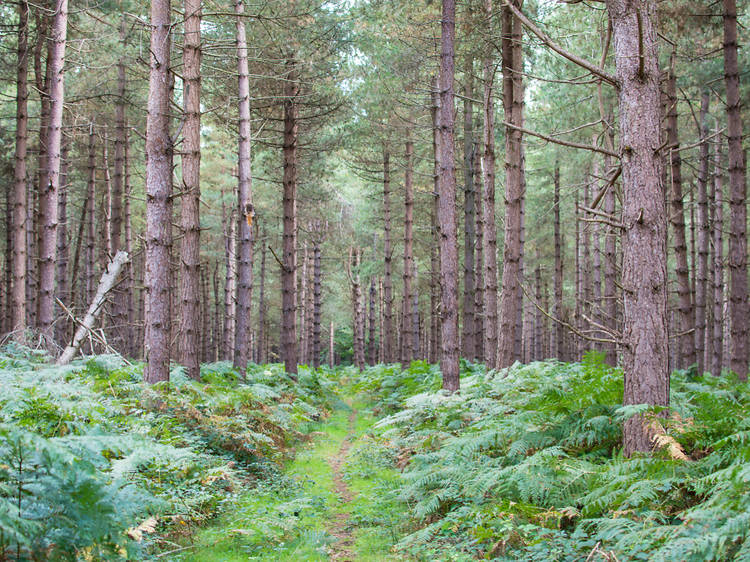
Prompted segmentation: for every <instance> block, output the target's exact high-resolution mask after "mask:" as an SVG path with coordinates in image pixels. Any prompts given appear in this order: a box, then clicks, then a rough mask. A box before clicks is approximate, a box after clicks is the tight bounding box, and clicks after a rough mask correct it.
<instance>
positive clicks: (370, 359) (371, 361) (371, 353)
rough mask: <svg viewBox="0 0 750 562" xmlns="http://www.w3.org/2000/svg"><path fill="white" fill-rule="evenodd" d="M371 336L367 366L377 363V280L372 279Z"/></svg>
mask: <svg viewBox="0 0 750 562" xmlns="http://www.w3.org/2000/svg"><path fill="white" fill-rule="evenodd" d="M368 327H369V336H368V341H367V364H368V365H374V364H375V363H376V356H375V278H374V277H372V278H371V279H370V317H369V321H368Z"/></svg>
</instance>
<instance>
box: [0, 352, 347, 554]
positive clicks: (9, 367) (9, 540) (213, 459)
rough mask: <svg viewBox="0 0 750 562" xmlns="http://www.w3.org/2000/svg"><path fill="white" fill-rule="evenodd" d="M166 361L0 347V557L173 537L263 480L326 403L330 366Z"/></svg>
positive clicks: (116, 550)
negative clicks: (128, 362)
mask: <svg viewBox="0 0 750 562" xmlns="http://www.w3.org/2000/svg"><path fill="white" fill-rule="evenodd" d="M201 378H202V380H201V381H200V382H199V381H192V380H189V379H187V378H186V377H185V376H184V374H183V373H182V372H181V369H179V368H177V369H174V370H173V372H172V376H171V382H170V383H168V384H167V383H160V384H157V385H153V386H148V385H145V384H144V383H143V382H142V366H139V365H136V366H125V365H124V364H123V363H122V362H121V360H119V359H117V358H115V357H113V356H99V357H95V358H93V359H90V360H88V361H84V360H81V361H78V362H75V363H73V364H72V365H69V366H66V367H55V366H52V365H50V363H49V362H48V358H47V357H45V356H44V355H43V354H40V353H37V352H34V351H32V350H29V349H26V348H23V347H19V346H16V345H10V346H8V347H7V348H5V349H4V350H3V351H2V352H0V388H2V389H3V392H2V394H1V395H0V559H8V558H9V559H13V560H79V559H80V560H84V559H86V560H117V559H146V558H148V557H149V556H150V555H152V554H154V553H155V552H158V551H168V550H170V549H173V548H176V547H177V546H178V545H179V544H180V543H181V542H184V537H187V536H189V535H191V534H192V533H193V532H194V531H195V530H196V528H197V527H198V526H199V525H201V524H202V523H204V522H205V521H207V520H209V519H210V518H213V517H214V516H216V515H217V514H218V513H219V512H220V511H221V507H222V505H223V504H224V503H226V502H227V501H231V500H232V498H233V497H235V496H236V495H237V494H238V493H239V492H240V491H241V490H245V489H247V488H248V487H252V486H254V485H255V482H256V481H263V480H266V479H268V478H270V477H275V476H277V475H278V474H279V472H280V470H281V464H282V463H283V461H284V460H286V459H287V458H288V456H289V453H290V446H291V444H292V443H294V442H295V441H296V440H297V439H298V438H299V437H301V436H302V435H303V434H304V433H306V431H307V427H308V426H309V425H310V424H312V423H314V422H315V420H319V419H321V418H322V417H324V416H325V415H327V412H328V411H329V410H330V408H331V407H332V405H333V403H334V401H335V400H336V398H335V395H334V392H333V390H332V382H331V381H330V380H329V379H330V373H327V372H325V371H317V372H313V371H311V370H309V369H306V368H301V369H300V374H299V382H294V381H292V380H291V379H289V378H288V376H287V375H286V374H284V371H283V368H281V367H280V366H274V365H272V366H251V367H250V368H248V371H247V373H246V374H244V376H241V375H240V374H239V373H237V372H236V371H235V370H233V369H232V368H231V365H230V364H228V363H216V364H211V365H205V366H203V368H202V370H201Z"/></svg>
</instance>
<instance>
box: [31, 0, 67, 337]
mask: <svg viewBox="0 0 750 562" xmlns="http://www.w3.org/2000/svg"><path fill="white" fill-rule="evenodd" d="M67 30H68V0H57V1H56V2H55V15H54V19H53V23H52V36H51V37H50V39H49V41H50V43H51V45H50V50H49V53H48V57H49V58H48V60H47V72H48V73H49V80H50V83H49V100H50V105H49V108H50V114H49V125H48V127H47V136H46V141H47V166H46V170H44V171H43V176H42V178H43V181H42V182H41V183H40V186H39V188H40V191H39V217H40V220H41V221H42V223H43V224H42V225H41V226H42V228H41V231H40V232H41V236H40V239H39V312H38V318H37V325H38V327H39V329H40V330H41V332H42V334H43V335H44V336H45V337H48V338H50V339H52V338H53V336H54V334H53V322H54V319H55V252H56V250H57V190H58V188H59V186H60V150H61V148H62V121H63V98H64V93H65V87H64V74H63V64H64V62H65V43H66V41H65V39H66V36H67Z"/></svg>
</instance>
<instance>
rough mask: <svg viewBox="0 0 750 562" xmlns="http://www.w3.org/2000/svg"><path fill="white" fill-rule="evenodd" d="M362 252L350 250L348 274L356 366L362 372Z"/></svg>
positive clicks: (363, 355) (363, 357)
mask: <svg viewBox="0 0 750 562" xmlns="http://www.w3.org/2000/svg"><path fill="white" fill-rule="evenodd" d="M360 260H361V251H360V250H359V249H357V250H352V249H351V248H350V249H349V261H348V262H347V273H348V274H349V282H350V284H351V290H352V332H353V341H352V345H353V347H354V350H353V351H354V364H355V365H356V366H357V368H358V369H359V370H360V371H362V370H363V369H364V368H365V333H364V310H363V306H362V284H361V283H360V278H359V264H360Z"/></svg>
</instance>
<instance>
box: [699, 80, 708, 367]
mask: <svg viewBox="0 0 750 562" xmlns="http://www.w3.org/2000/svg"><path fill="white" fill-rule="evenodd" d="M708 96H709V94H708V91H707V90H706V91H704V92H703V95H702V96H701V110H700V122H699V124H700V139H701V146H700V163H699V168H698V197H697V199H698V221H697V222H698V243H697V246H698V247H697V253H698V261H697V267H696V269H695V278H696V282H695V352H696V359H697V361H698V373H700V374H703V373H704V372H705V370H706V365H707V361H706V358H705V356H704V354H705V348H706V295H707V291H708V244H709V238H710V235H711V234H710V228H711V227H710V225H709V224H708V189H707V186H708V160H709V156H708V140H707V138H706V137H708V124H707V123H706V117H707V115H708V102H709V97H708Z"/></svg>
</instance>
